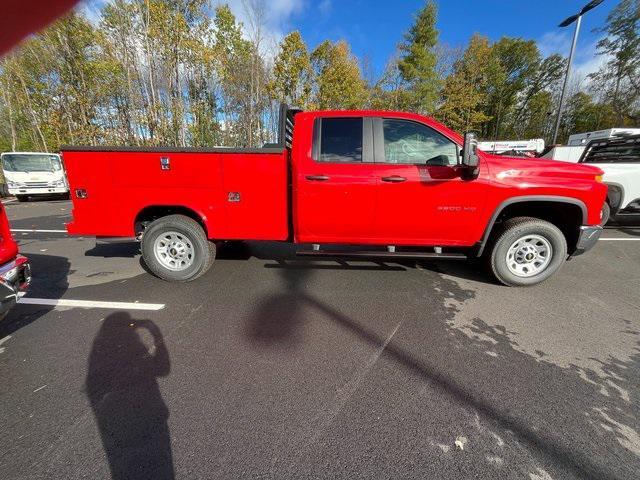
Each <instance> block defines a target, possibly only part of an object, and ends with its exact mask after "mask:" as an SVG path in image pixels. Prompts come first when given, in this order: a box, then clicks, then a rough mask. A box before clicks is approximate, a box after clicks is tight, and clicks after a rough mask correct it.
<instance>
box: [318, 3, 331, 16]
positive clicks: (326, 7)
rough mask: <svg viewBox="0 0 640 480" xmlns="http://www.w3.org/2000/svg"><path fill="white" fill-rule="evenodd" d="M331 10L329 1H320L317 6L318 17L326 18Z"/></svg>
mask: <svg viewBox="0 0 640 480" xmlns="http://www.w3.org/2000/svg"><path fill="white" fill-rule="evenodd" d="M332 9H333V4H332V3H331V0H322V1H321V2H320V4H319V5H318V10H319V11H320V15H322V16H323V17H328V16H329V14H330V13H331V10H332Z"/></svg>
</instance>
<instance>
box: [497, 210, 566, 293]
mask: <svg viewBox="0 0 640 480" xmlns="http://www.w3.org/2000/svg"><path fill="white" fill-rule="evenodd" d="M566 258H567V240H566V238H565V236H564V234H563V233H562V232H561V231H560V229H558V227H556V226H555V225H553V224H552V223H549V222H546V221H544V220H539V219H536V218H530V217H519V218H512V219H510V220H507V221H506V222H505V223H504V225H503V226H502V229H501V230H500V232H499V233H498V235H497V236H496V237H495V241H494V242H493V245H492V248H491V249H490V250H489V252H488V257H487V259H488V261H489V267H490V270H491V272H492V273H493V275H494V276H495V277H496V279H497V280H498V281H499V282H500V283H502V284H504V285H508V286H514V287H515V286H527V285H535V284H536V283H540V282H542V281H544V280H546V279H547V278H549V277H550V276H552V275H553V274H554V273H556V272H557V271H558V270H559V269H560V267H561V266H562V264H563V263H564V261H565V260H566Z"/></svg>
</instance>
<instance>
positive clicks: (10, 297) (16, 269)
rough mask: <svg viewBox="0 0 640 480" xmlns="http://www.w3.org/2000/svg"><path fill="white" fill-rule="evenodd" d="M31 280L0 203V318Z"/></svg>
mask: <svg viewBox="0 0 640 480" xmlns="http://www.w3.org/2000/svg"><path fill="white" fill-rule="evenodd" d="M29 282H31V268H30V267H29V261H28V260H27V257H23V256H22V255H20V254H18V244H17V243H16V242H15V240H14V239H13V237H12V236H11V230H10V228H9V221H8V220H7V213H6V211H5V209H4V206H3V205H0V320H1V319H3V318H4V317H5V316H6V314H7V312H8V311H9V310H10V309H11V307H13V306H14V305H15V304H16V301H17V300H18V293H19V292H23V291H26V289H27V287H28V286H29Z"/></svg>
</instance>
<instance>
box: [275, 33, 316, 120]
mask: <svg viewBox="0 0 640 480" xmlns="http://www.w3.org/2000/svg"><path fill="white" fill-rule="evenodd" d="M311 81H312V70H311V59H310V58H309V52H308V50H307V46H306V45H305V43H304V40H303V39H302V36H301V35H300V32H298V31H297V30H296V31H293V32H291V33H289V34H288V35H287V36H285V37H284V39H283V40H282V42H281V44H280V51H279V52H278V56H277V57H276V59H275V62H274V65H273V74H272V77H271V80H270V81H269V83H268V85H267V89H268V92H269V94H270V95H271V96H272V97H273V98H274V99H276V100H278V101H281V102H285V103H287V104H289V105H295V106H297V107H300V108H307V107H308V104H309V100H310V96H311V87H312V85H311Z"/></svg>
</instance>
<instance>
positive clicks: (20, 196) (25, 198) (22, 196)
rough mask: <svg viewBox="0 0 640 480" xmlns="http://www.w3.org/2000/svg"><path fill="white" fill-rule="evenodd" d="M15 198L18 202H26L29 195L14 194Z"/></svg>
mask: <svg viewBox="0 0 640 480" xmlns="http://www.w3.org/2000/svg"><path fill="white" fill-rule="evenodd" d="M16 200H18V201H19V202H27V201H29V195H16Z"/></svg>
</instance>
